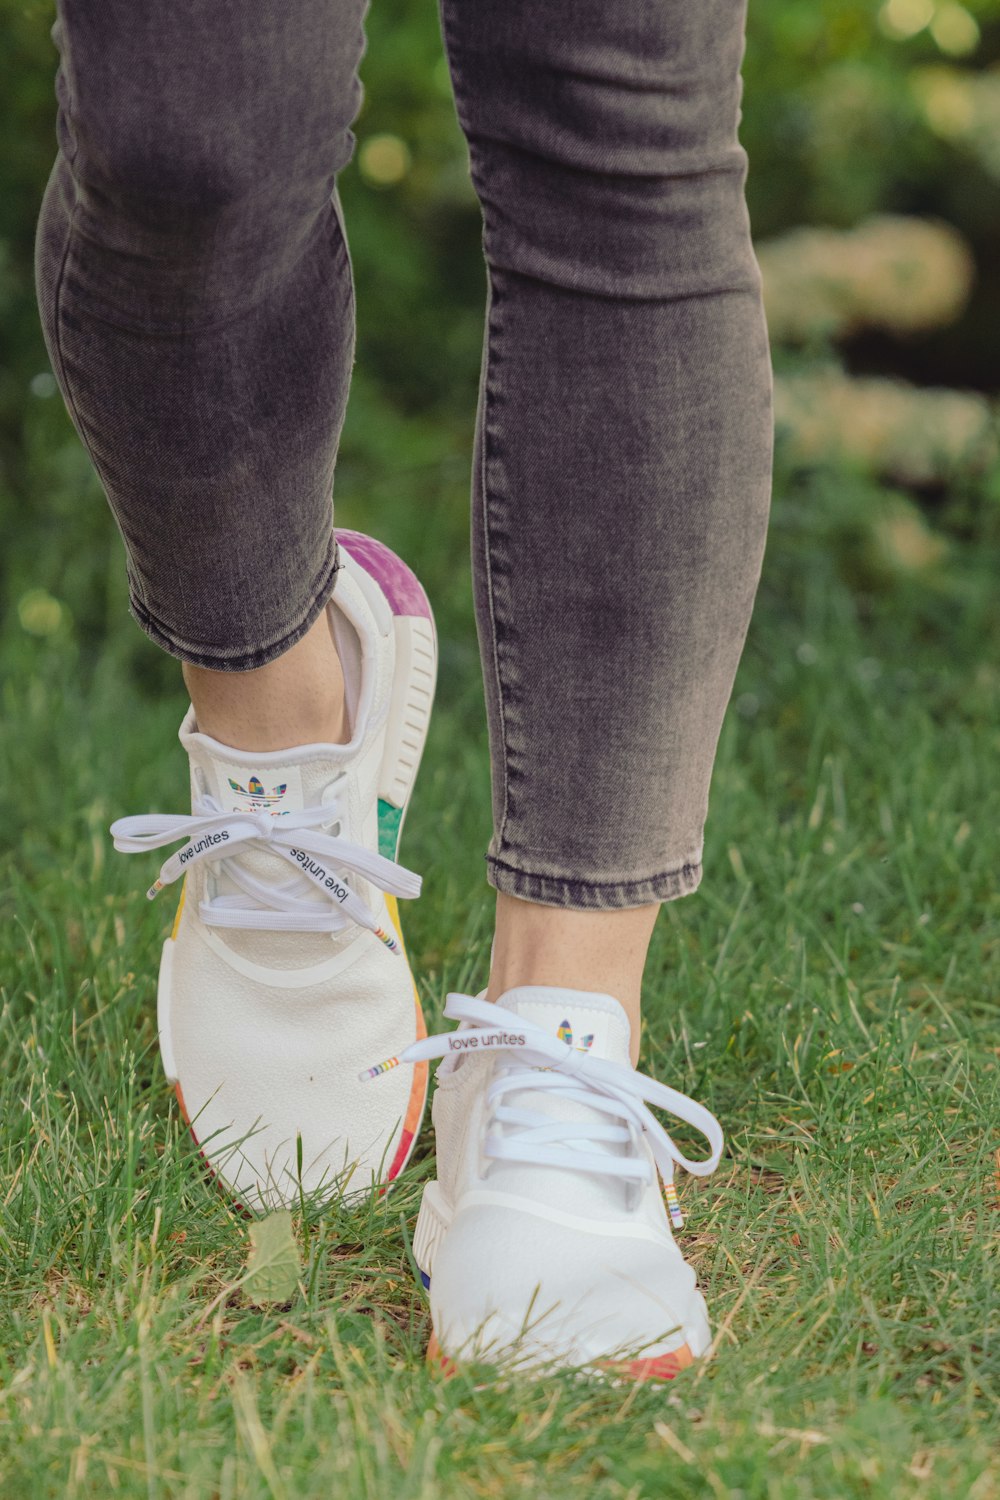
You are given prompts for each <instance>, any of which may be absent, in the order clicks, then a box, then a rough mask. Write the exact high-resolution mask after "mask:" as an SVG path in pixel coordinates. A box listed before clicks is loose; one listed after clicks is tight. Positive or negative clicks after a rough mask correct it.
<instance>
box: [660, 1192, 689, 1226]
mask: <svg viewBox="0 0 1000 1500" xmlns="http://www.w3.org/2000/svg"><path fill="white" fill-rule="evenodd" d="M663 1196H664V1197H665V1198H666V1200H667V1213H668V1214H669V1215H670V1222H671V1224H672V1225H673V1226H674V1228H675V1229H683V1228H684V1215H683V1214H682V1213H681V1205H680V1201H679V1199H678V1197H677V1189H676V1187H675V1186H674V1184H673V1183H672V1182H667V1183H664V1186H663Z"/></svg>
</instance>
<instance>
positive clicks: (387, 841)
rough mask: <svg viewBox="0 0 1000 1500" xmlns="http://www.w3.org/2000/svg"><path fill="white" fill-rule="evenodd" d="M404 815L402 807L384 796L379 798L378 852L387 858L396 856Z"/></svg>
mask: <svg viewBox="0 0 1000 1500" xmlns="http://www.w3.org/2000/svg"><path fill="white" fill-rule="evenodd" d="M402 816H403V809H402V808H401V807H393V805H392V803H391V802H386V800H385V798H384V797H380V798H379V799H378V852H379V853H380V854H382V855H384V856H385V858H386V859H395V858H396V849H397V848H398V846H399V824H400V821H401V819H402Z"/></svg>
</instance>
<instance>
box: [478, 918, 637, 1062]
mask: <svg viewBox="0 0 1000 1500" xmlns="http://www.w3.org/2000/svg"><path fill="white" fill-rule="evenodd" d="M659 909H660V904H659V903H658V902H657V903H655V904H654V905H652V906H640V907H631V908H629V909H627V910H625V911H594V912H590V911H570V910H568V909H566V908H565V907H557V906H541V905H538V904H537V903H535V902H533V901H522V900H521V899H520V897H518V896H508V895H505V894H504V893H503V892H502V891H498V892H497V912H496V934H495V937H494V940H493V962H492V965H491V968H490V980H489V986H488V988H487V991H486V998H487V1000H498V999H499V998H500V996H501V995H502V994H503V993H504V991H505V990H509V989H512V988H513V987H514V986H515V985H518V984H555V985H560V986H566V987H567V988H569V989H577V990H593V991H599V992H600V993H602V994H608V995H613V996H614V998H615V999H616V1000H617V1001H619V1003H620V1004H621V1005H622V1006H623V1007H624V1009H625V1012H626V1014H627V1015H628V1018H629V1022H630V1023H631V1027H632V1062H633V1064H635V1062H636V1061H637V1059H638V1056H639V1015H640V995H641V990H642V972H643V969H644V967H645V964H646V953H647V951H648V949H649V940H650V937H651V936H652V932H653V924H654V923H655V921H656V914H657V912H658V911H659Z"/></svg>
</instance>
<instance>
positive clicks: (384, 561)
mask: <svg viewBox="0 0 1000 1500" xmlns="http://www.w3.org/2000/svg"><path fill="white" fill-rule="evenodd" d="M336 536H337V541H338V543H339V545H340V546H341V547H343V549H344V550H345V551H346V552H348V553H349V554H350V556H351V558H352V559H353V560H354V561H355V562H357V563H358V564H360V568H361V569H362V570H363V571H362V574H361V575H360V576H359V577H358V581H359V583H360V584H361V586H362V588H363V589H364V592H365V595H366V598H367V599H368V602H369V604H370V605H371V607H372V609H373V612H374V614H375V616H376V620H378V619H379V618H380V617H381V618H382V623H383V625H388V626H389V627H390V628H391V629H392V630H393V633H394V635H395V645H396V658H395V679H394V682H393V690H392V702H391V705H390V709H389V718H388V722H387V726H386V739H385V752H384V755H383V759H382V769H381V771H380V773H379V783H378V844H379V853H380V854H383V855H385V856H386V858H387V859H396V858H397V855H398V851H399V843H400V839H401V837H402V832H403V824H404V822H405V820H406V813H407V810H408V807H409V800H410V795H411V793H412V791H413V784H414V782H415V780H416V776H417V771H418V770H419V768H420V761H421V758H422V756H423V751H424V745H425V743H426V740H427V729H428V726H429V724H430V715H431V707H432V705H433V702H434V689H435V686H436V682H437V632H436V629H435V626H434V615H433V612H432V610H431V606H430V600H429V599H428V598H427V595H426V593H425V592H424V589H423V586H422V584H421V583H420V580H419V579H418V578H417V576H416V574H415V573H414V572H413V571H412V569H411V568H409V567H407V565H406V563H404V562H403V560H402V558H400V557H397V555H396V553H395V552H393V551H391V549H390V548H389V547H387V546H386V545H385V543H384V542H380V541H378V540H377V539H376V538H375V537H371V536H366V535H365V534H364V533H363V532H360V531H348V530H343V529H341V528H339V527H338V528H336ZM356 576H357V575H356ZM366 579H367V580H369V581H370V584H374V585H375V586H376V587H374V588H373V587H370V586H368V585H367V584H366V582H365V580H366ZM376 589H377V592H376ZM186 891H187V881H186V879H185V881H184V883H183V885H182V886H181V894H180V900H179V902H178V904H177V911H176V914H175V916H174V923H173V927H172V929H171V932H170V936H169V938H167V940H166V941H165V943H164V944H163V951H162V954H161V956H160V972H159V980H158V984H157V1004H156V1010H157V1031H158V1033H159V1042H160V1059H161V1061H162V1064H163V1071H164V1073H165V1074H166V1076H167V1081H168V1083H170V1084H172V1086H173V1090H174V1096H175V1098H176V1100H177V1106H178V1108H179V1110H180V1112H181V1117H182V1118H183V1120H184V1123H185V1125H186V1126H187V1128H188V1130H189V1131H190V1133H191V1139H192V1140H193V1141H194V1143H195V1145H196V1146H197V1147H198V1154H199V1156H200V1157H201V1160H202V1162H203V1163H204V1165H205V1168H206V1170H207V1172H208V1174H209V1176H210V1177H211V1178H212V1180H213V1181H214V1182H215V1184H216V1185H217V1187H219V1189H220V1190H221V1191H222V1192H223V1193H224V1195H225V1196H226V1197H227V1198H228V1199H229V1201H230V1202H231V1203H232V1205H233V1207H234V1208H236V1209H237V1210H238V1211H239V1212H240V1213H242V1214H243V1215H245V1216H246V1217H247V1218H256V1217H257V1214H256V1213H255V1212H254V1211H253V1210H252V1209H248V1208H246V1207H245V1206H244V1205H243V1204H242V1203H240V1202H239V1201H238V1199H236V1198H235V1197H234V1196H233V1193H232V1192H231V1190H230V1188H229V1187H228V1185H227V1184H226V1182H225V1181H224V1180H223V1178H222V1177H220V1175H219V1173H218V1172H217V1171H216V1170H215V1168H214V1167H213V1166H212V1164H211V1162H210V1161H209V1159H208V1157H207V1156H206V1155H205V1152H204V1151H203V1150H202V1147H201V1142H200V1141H199V1140H198V1136H197V1134H196V1132H195V1129H194V1126H193V1124H192V1122H191V1117H190V1115H189V1114H188V1111H187V1106H186V1104H185V1103H184V1092H183V1089H182V1088H181V1084H180V1080H179V1079H178V1077H177V1069H176V1064H175V1062H174V1052H173V1043H172V1041H171V1035H170V982H171V971H172V967H173V951H174V944H175V942H176V940H177V931H178V928H179V927H180V922H181V914H182V913H183V910H184V898H185V895H186ZM385 902H386V908H387V910H388V912H389V917H390V920H391V922H392V925H393V930H394V932H395V934H396V937H397V939H398V941H399V945H400V948H401V949H402V956H403V959H404V962H405V963H406V964H407V965H409V962H410V960H409V956H408V954H407V951H406V943H405V941H404V938H403V931H402V926H401V923H400V918H399V906H398V903H397V901H396V898H395V896H392V895H389V894H387V895H386V897H385ZM410 973H411V976H412V973H413V971H412V969H411V970H410ZM413 1005H414V1010H415V1015H416V1035H417V1037H418V1038H422V1037H425V1036H426V1035H427V1023H426V1021H425V1019H424V1013H423V1009H422V1007H421V1004H420V996H419V993H418V991H417V986H416V981H415V980H414V981H413ZM429 1072H430V1064H429V1063H426V1062H421V1063H417V1064H416V1065H415V1066H414V1069H413V1085H412V1088H411V1090H410V1097H409V1100H408V1102H407V1108H406V1114H405V1115H404V1118H403V1130H402V1134H401V1135H400V1138H399V1144H398V1146H397V1148H396V1151H395V1153H394V1155H393V1159H392V1162H391V1163H390V1166H389V1170H388V1172H387V1173H386V1178H385V1182H384V1183H383V1184H382V1188H381V1190H382V1191H384V1190H385V1188H386V1187H388V1186H389V1185H391V1183H392V1182H393V1181H394V1180H395V1179H396V1178H397V1177H398V1176H399V1174H400V1173H401V1172H402V1171H403V1168H404V1167H405V1166H406V1164H407V1162H408V1161H409V1159H410V1156H411V1155H412V1154H413V1148H414V1146H415V1145H416V1142H417V1137H418V1135H419V1133H420V1127H421V1125H422V1123H423V1118H424V1112H425V1110H426V1108H427V1092H428V1079H429Z"/></svg>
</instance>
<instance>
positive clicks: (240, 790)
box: [229, 776, 288, 813]
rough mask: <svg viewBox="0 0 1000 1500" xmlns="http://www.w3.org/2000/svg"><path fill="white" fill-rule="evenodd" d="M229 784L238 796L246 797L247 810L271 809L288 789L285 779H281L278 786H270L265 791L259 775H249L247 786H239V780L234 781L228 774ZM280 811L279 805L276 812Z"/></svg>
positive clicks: (268, 810)
mask: <svg viewBox="0 0 1000 1500" xmlns="http://www.w3.org/2000/svg"><path fill="white" fill-rule="evenodd" d="M229 785H230V786H231V787H232V789H233V791H234V792H236V793H237V794H238V795H239V796H240V797H246V799H247V811H248V812H270V811H272V809H274V807H275V804H276V803H278V802H280V801H281V799H282V797H283V796H284V795H285V793H286V792H287V791H288V782H287V781H283V782H282V783H281V785H280V786H275V787H272V788H271V790H270V791H269V792H268V791H265V790H264V783H263V782H262V781H261V779H260V777H259V776H251V777H250V781H249V783H248V785H247V786H240V784H239V782H238V781H234V780H233V778H232V777H231V776H230V777H229ZM281 811H282V809H281V808H280V807H279V808H278V809H277V812H278V813H280V812H281Z"/></svg>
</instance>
